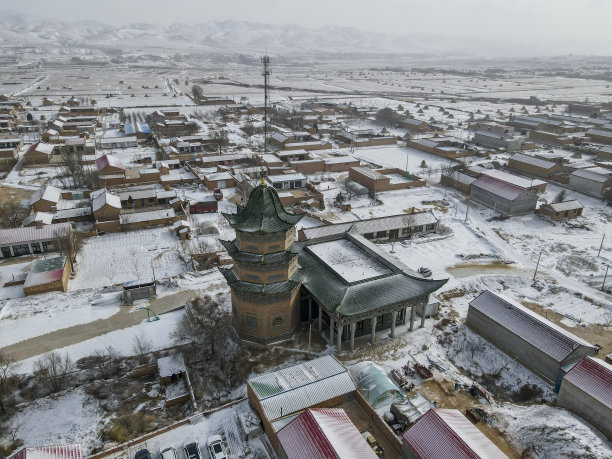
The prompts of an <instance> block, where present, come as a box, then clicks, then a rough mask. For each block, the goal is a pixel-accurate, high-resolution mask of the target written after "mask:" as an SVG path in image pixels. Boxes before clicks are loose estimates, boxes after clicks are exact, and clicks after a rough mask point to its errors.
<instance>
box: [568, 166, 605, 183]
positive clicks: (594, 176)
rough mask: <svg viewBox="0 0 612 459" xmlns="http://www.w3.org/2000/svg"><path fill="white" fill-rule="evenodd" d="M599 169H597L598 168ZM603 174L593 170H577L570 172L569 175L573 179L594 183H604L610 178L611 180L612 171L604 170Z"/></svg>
mask: <svg viewBox="0 0 612 459" xmlns="http://www.w3.org/2000/svg"><path fill="white" fill-rule="evenodd" d="M598 169H599V168H598ZM604 171H605V172H603V173H602V172H600V171H598V170H594V168H589V169H578V170H576V171H574V172H572V174H571V175H573V176H575V177H580V178H584V179H588V180H592V181H594V182H600V183H605V182H607V181H608V180H610V178H612V171H611V170H608V169H604Z"/></svg>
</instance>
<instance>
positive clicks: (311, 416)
mask: <svg viewBox="0 0 612 459" xmlns="http://www.w3.org/2000/svg"><path fill="white" fill-rule="evenodd" d="M277 436H278V440H279V443H280V452H279V456H280V457H281V458H282V459H336V458H359V459H375V458H376V457H377V456H376V454H374V451H373V450H372V448H370V445H368V443H367V442H366V441H365V439H364V438H363V437H362V436H361V434H360V433H359V430H357V428H356V427H355V425H354V424H353V423H352V422H351V420H350V419H349V417H348V416H347V414H346V412H345V411H344V410H343V409H342V408H336V409H334V408H315V409H308V410H306V411H304V412H303V413H302V414H300V415H299V416H298V417H296V418H295V419H293V420H292V421H291V422H290V423H288V424H287V425H285V426H284V427H283V428H282V429H280V430H279V431H278V432H277Z"/></svg>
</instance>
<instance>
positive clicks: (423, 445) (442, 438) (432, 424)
mask: <svg viewBox="0 0 612 459" xmlns="http://www.w3.org/2000/svg"><path fill="white" fill-rule="evenodd" d="M402 439H403V440H404V451H403V453H404V454H403V455H402V457H405V458H409V459H421V458H427V459H448V458H453V459H506V458H507V457H508V456H506V455H505V454H504V453H503V452H502V451H501V450H500V449H499V448H498V447H497V446H496V445H495V443H493V442H492V441H491V440H489V439H488V438H487V437H486V435H485V434H483V433H482V432H481V431H480V430H479V429H478V427H476V426H475V425H474V424H472V423H471V422H470V421H469V420H468V418H466V417H465V416H464V415H463V414H461V412H460V411H459V410H454V409H440V408H435V409H431V410H429V411H427V413H425V414H424V415H423V416H422V417H421V418H420V419H419V420H418V421H416V422H415V423H414V424H412V425H411V426H410V427H409V428H408V430H406V432H404V434H403V435H402Z"/></svg>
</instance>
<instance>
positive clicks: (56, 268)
mask: <svg viewBox="0 0 612 459" xmlns="http://www.w3.org/2000/svg"><path fill="white" fill-rule="evenodd" d="M65 266H66V257H65V256H60V257H54V258H47V259H42V260H36V261H33V262H32V265H31V266H30V271H29V272H28V275H27V277H26V280H25V283H24V284H23V286H24V287H33V286H36V285H45V284H49V283H51V282H55V281H58V280H61V279H62V277H63V275H64V268H65Z"/></svg>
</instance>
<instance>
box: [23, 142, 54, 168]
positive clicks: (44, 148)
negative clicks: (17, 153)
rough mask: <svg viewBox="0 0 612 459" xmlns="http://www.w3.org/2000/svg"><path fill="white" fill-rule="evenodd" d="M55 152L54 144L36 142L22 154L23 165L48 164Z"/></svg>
mask: <svg viewBox="0 0 612 459" xmlns="http://www.w3.org/2000/svg"><path fill="white" fill-rule="evenodd" d="M55 153H56V146H55V145H52V144H49V143H43V142H38V143H35V144H34V145H32V146H31V147H30V148H28V150H27V151H26V152H25V154H24V155H23V162H24V165H26V166H27V165H38V164H49V163H50V162H51V160H52V158H53V156H54V154H55Z"/></svg>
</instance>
